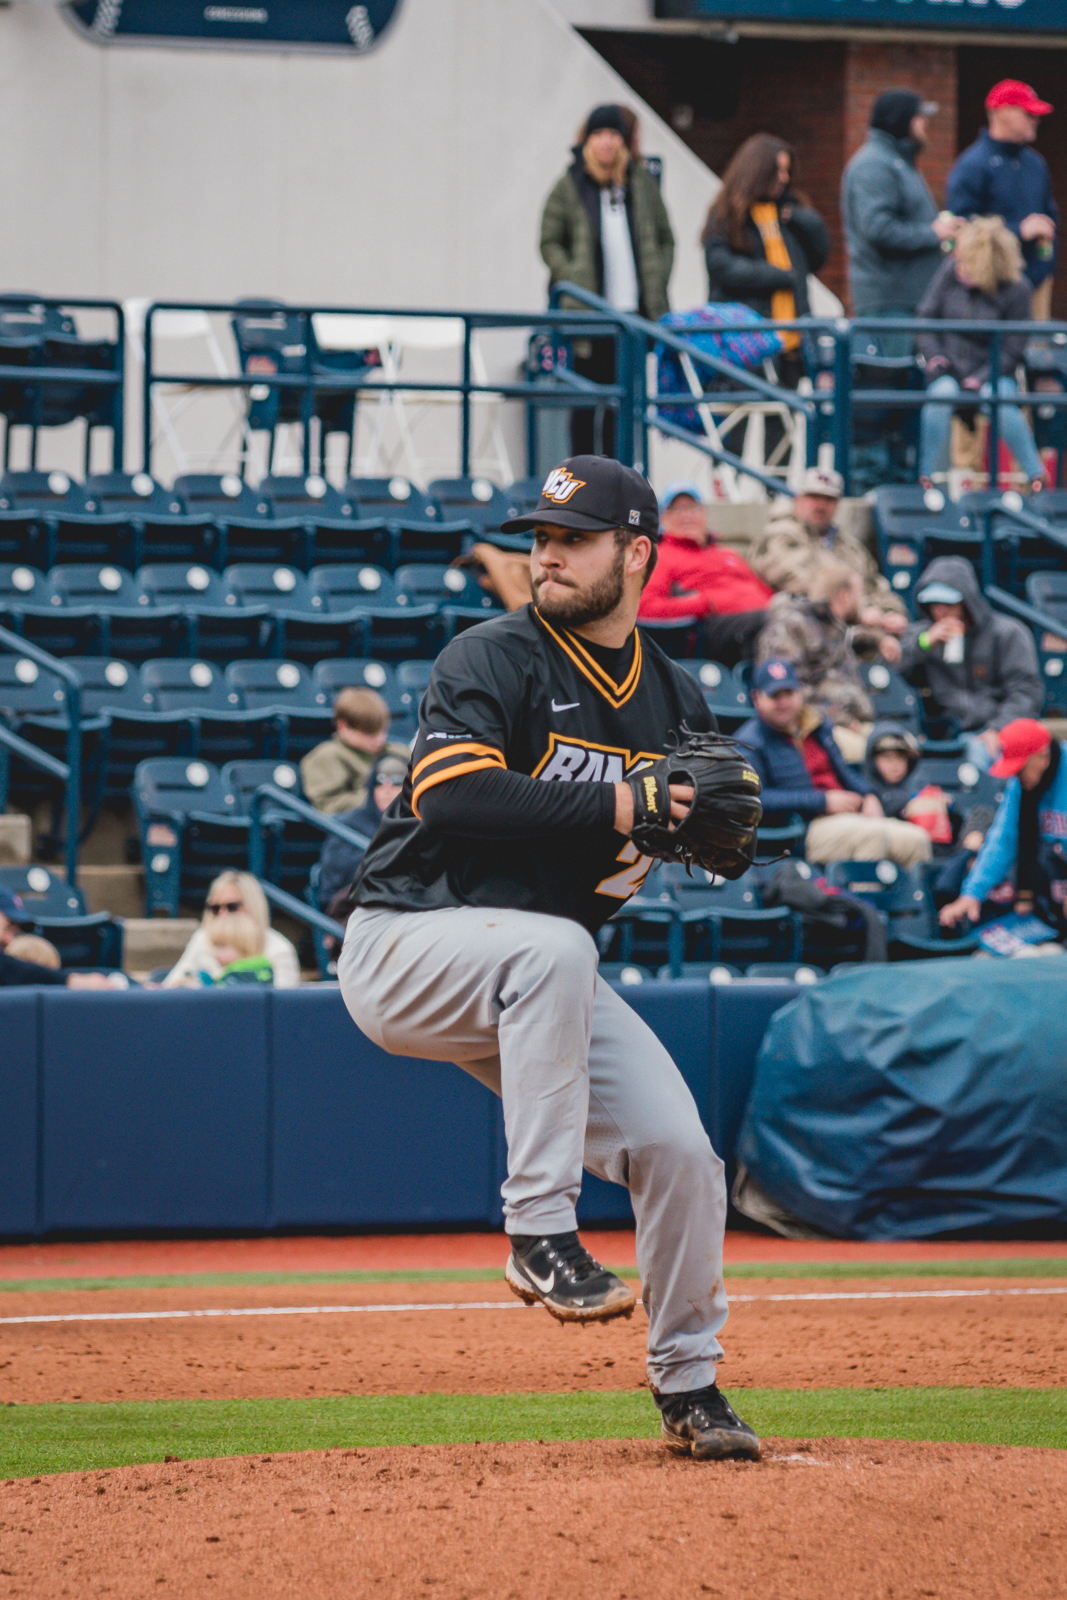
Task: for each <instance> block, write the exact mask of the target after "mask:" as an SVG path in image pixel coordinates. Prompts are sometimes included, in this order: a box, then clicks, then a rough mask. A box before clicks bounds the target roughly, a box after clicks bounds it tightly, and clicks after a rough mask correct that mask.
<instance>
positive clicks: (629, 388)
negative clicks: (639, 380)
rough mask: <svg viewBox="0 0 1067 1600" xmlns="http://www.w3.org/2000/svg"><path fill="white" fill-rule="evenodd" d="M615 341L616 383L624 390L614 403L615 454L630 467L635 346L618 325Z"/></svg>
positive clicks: (632, 438) (632, 441) (615, 331)
mask: <svg viewBox="0 0 1067 1600" xmlns="http://www.w3.org/2000/svg"><path fill="white" fill-rule="evenodd" d="M612 332H613V336H614V339H615V383H616V385H617V386H618V387H619V388H620V389H621V390H622V395H621V397H616V398H615V399H614V400H613V401H612V402H611V404H612V408H613V410H614V412H615V454H616V456H617V457H618V459H619V460H620V461H623V462H625V464H626V465H627V466H628V467H632V466H633V464H634V413H633V403H634V375H633V365H634V344H635V340H634V339H632V338H631V337H630V332H629V329H627V328H623V327H620V326H619V325H618V324H616V326H615V328H614V329H613V330H612Z"/></svg>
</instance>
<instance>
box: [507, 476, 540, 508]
mask: <svg viewBox="0 0 1067 1600" xmlns="http://www.w3.org/2000/svg"><path fill="white" fill-rule="evenodd" d="M544 481H545V480H544V479H543V478H516V479H515V482H514V483H512V484H509V485H508V487H507V488H506V489H505V490H504V495H505V498H506V499H507V502H508V513H507V514H508V516H509V517H523V516H526V515H527V514H528V513H529V512H531V511H535V510H536V509H537V505H538V502H539V501H540V499H541V485H542V484H543V483H544Z"/></svg>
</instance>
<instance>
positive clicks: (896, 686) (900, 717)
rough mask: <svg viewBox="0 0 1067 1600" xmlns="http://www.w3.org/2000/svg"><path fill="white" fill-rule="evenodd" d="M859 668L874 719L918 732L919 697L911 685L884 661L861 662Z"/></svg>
mask: <svg viewBox="0 0 1067 1600" xmlns="http://www.w3.org/2000/svg"><path fill="white" fill-rule="evenodd" d="M860 671H861V673H862V674H863V677H864V679H865V680H866V684H867V692H868V694H869V695H870V697H871V700H872V701H873V703H874V715H875V720H876V721H878V722H882V721H884V720H886V719H887V718H888V719H891V720H892V721H894V722H899V723H901V724H902V726H904V727H905V728H910V729H912V730H913V731H915V732H917V731H918V728H919V724H920V719H921V710H920V704H919V696H918V695H917V694H916V692H915V690H914V689H913V688H912V687H911V685H910V684H908V683H906V682H905V680H904V679H903V678H902V677H901V676H900V674H899V672H894V671H893V669H892V667H889V666H887V665H886V664H885V662H884V661H870V662H861V663H860Z"/></svg>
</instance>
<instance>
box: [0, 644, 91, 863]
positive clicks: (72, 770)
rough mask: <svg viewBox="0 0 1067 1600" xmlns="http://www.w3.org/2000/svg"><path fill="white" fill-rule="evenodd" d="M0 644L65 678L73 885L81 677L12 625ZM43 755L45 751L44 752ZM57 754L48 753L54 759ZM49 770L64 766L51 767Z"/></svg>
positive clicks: (67, 812) (78, 822)
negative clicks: (13, 630)
mask: <svg viewBox="0 0 1067 1600" xmlns="http://www.w3.org/2000/svg"><path fill="white" fill-rule="evenodd" d="M0 645H4V646H6V648H7V649H9V650H11V651H13V652H15V653H16V654H21V655H24V656H28V657H29V659H30V660H31V661H35V662H36V663H37V665H38V666H41V667H44V668H45V669H46V671H48V672H51V673H53V674H54V675H55V676H56V677H57V678H59V679H61V680H62V683H63V695H64V700H65V702H66V708H67V771H66V775H65V777H64V778H63V779H62V781H63V783H64V784H65V786H66V787H65V791H64V811H65V815H66V822H67V837H66V842H65V851H64V853H65V855H66V860H67V882H68V883H69V884H70V886H71V888H72V889H73V888H77V884H78V843H79V841H78V829H79V827H80V825H81V792H82V782H81V760H82V752H81V689H82V681H81V679H80V678H79V676H78V674H77V673H76V672H75V670H74V668H73V667H71V666H68V664H67V662H65V661H60V660H59V659H58V658H57V657H56V656H51V655H49V654H48V652H47V650H42V649H41V647H40V645H36V644H33V643H32V641H31V640H29V639H21V638H20V637H19V635H18V634H17V633H12V632H11V630H10V628H5V627H2V626H0ZM41 753H42V755H44V753H45V752H43V751H42V752H41ZM53 759H54V758H52V757H49V760H50V761H52V760H53ZM46 770H48V771H56V770H61V769H57V768H56V767H49V768H47V769H46Z"/></svg>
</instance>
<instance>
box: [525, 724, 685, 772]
mask: <svg viewBox="0 0 1067 1600" xmlns="http://www.w3.org/2000/svg"><path fill="white" fill-rule="evenodd" d="M561 744H562V745H567V746H569V747H574V746H575V745H577V746H579V747H580V748H581V749H583V750H598V751H600V752H601V753H602V754H603V755H606V756H621V757H622V769H623V772H624V774H626V776H629V775H630V774H631V773H632V772H633V771H634V769H635V767H637V766H638V764H639V763H640V764H643V763H644V762H646V761H662V760H663V751H662V750H637V751H635V752H634V754H633V755H631V754H630V752H629V750H627V749H625V748H623V747H622V746H620V745H617V744H597V743H596V742H595V741H594V740H592V739H576V738H575V737H574V736H573V734H566V733H556V732H555V731H553V732H551V733H550V734H549V736H548V749H547V750H546V751H545V753H544V755H543V756H542V757H541V759H540V761H539V762H538V763H537V765H536V767H534V769H533V771H532V772H531V773H530V777H531V778H539V777H540V776H541V773H542V772H543V771H544V769H545V767H547V766H548V764H549V762H550V761H551V760H552V757H553V756H554V755H555V753H556V747H557V746H558V745H561Z"/></svg>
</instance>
